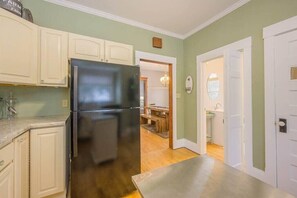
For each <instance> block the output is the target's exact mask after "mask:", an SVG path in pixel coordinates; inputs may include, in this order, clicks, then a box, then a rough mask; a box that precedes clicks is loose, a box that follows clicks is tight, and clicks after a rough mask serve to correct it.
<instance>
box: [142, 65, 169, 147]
mask: <svg viewBox="0 0 297 198" xmlns="http://www.w3.org/2000/svg"><path fill="white" fill-rule="evenodd" d="M139 66H140V75H141V77H140V85H141V86H140V103H141V114H140V122H141V128H144V129H146V130H147V131H150V132H151V133H153V134H155V135H158V136H160V137H161V138H164V139H165V140H166V141H167V142H168V144H167V145H168V147H169V122H170V120H172V118H170V115H169V114H170V104H169V103H170V98H169V95H170V94H169V93H170V79H171V76H170V75H169V70H171V65H170V64H165V63H156V62H152V61H147V60H141V61H140V64H139ZM171 108H172V107H171Z"/></svg>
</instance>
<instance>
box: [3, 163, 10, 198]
mask: <svg viewBox="0 0 297 198" xmlns="http://www.w3.org/2000/svg"><path fill="white" fill-rule="evenodd" d="M0 195H1V196H0V197H1V198H13V163H11V164H9V165H8V166H7V167H6V168H5V169H3V170H2V171H1V172H0Z"/></svg>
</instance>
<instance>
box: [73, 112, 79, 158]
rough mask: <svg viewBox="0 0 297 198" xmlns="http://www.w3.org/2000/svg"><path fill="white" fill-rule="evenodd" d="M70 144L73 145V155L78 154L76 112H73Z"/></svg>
mask: <svg viewBox="0 0 297 198" xmlns="http://www.w3.org/2000/svg"><path fill="white" fill-rule="evenodd" d="M72 146H73V157H77V155H78V148H77V112H73V119H72Z"/></svg>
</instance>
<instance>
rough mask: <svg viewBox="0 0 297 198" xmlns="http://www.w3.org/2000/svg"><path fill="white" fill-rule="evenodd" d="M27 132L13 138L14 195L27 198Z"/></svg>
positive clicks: (17, 197) (18, 197)
mask: <svg viewBox="0 0 297 198" xmlns="http://www.w3.org/2000/svg"><path fill="white" fill-rule="evenodd" d="M29 141H30V140H29V132H26V133H24V134H22V135H21V136H19V137H17V138H16V139H14V197H15V198H29Z"/></svg>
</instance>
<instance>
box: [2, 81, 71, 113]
mask: <svg viewBox="0 0 297 198" xmlns="http://www.w3.org/2000/svg"><path fill="white" fill-rule="evenodd" d="M10 92H12V93H13V96H14V97H15V98H16V99H17V101H16V104H15V109H16V111H17V117H32V116H48V115H59V114H66V113H68V112H69V89H67V88H52V87H29V86H0V98H1V97H2V98H7V97H9V93H10ZM63 100H68V102H67V103H68V104H67V107H62V103H63ZM0 116H1V114H0Z"/></svg>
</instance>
